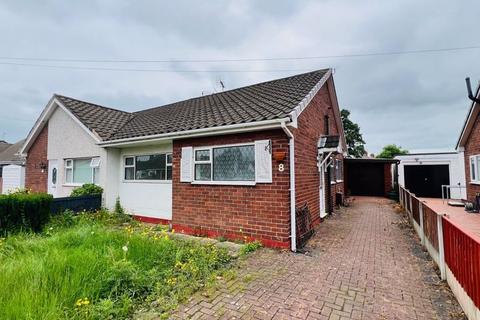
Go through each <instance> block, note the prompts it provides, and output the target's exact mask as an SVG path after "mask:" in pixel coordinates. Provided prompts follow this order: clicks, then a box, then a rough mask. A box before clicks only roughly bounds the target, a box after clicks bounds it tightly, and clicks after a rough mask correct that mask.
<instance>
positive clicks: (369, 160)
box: [344, 158, 400, 164]
mask: <svg viewBox="0 0 480 320" xmlns="http://www.w3.org/2000/svg"><path fill="white" fill-rule="evenodd" d="M344 160H345V161H346V162H350V163H379V164H380V163H398V162H400V160H397V159H384V158H344Z"/></svg>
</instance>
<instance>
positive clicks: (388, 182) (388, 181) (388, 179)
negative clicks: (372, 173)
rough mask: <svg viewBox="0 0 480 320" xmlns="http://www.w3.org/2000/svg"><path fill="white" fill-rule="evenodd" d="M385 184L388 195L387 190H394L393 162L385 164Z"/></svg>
mask: <svg viewBox="0 0 480 320" xmlns="http://www.w3.org/2000/svg"><path fill="white" fill-rule="evenodd" d="M383 186H384V191H385V196H387V192H390V191H392V164H390V163H385V164H384V165H383Z"/></svg>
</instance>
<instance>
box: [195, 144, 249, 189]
mask: <svg viewBox="0 0 480 320" xmlns="http://www.w3.org/2000/svg"><path fill="white" fill-rule="evenodd" d="M245 146H252V147H253V148H254V149H255V142H249V143H236V144H224V145H215V146H205V147H203V146H202V147H194V148H193V161H192V163H193V171H192V175H193V177H192V184H213V185H239V186H254V185H256V183H257V182H256V181H255V178H254V180H238V181H223V180H222V181H220V180H213V149H218V148H229V147H245ZM202 150H209V151H210V160H208V161H207V160H199V161H197V159H196V152H197V151H202ZM254 161H255V159H254ZM197 164H210V166H211V170H210V180H196V177H195V165H197ZM255 170H257V168H256V167H255ZM255 172H256V171H255Z"/></svg>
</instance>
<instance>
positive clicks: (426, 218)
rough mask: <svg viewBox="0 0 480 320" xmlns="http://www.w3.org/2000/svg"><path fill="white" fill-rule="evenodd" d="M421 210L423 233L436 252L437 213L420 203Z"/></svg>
mask: <svg viewBox="0 0 480 320" xmlns="http://www.w3.org/2000/svg"><path fill="white" fill-rule="evenodd" d="M422 210H423V232H424V233H425V237H427V239H428V241H430V243H431V244H432V246H433V247H434V248H435V250H437V252H438V227H437V213H436V212H435V211H433V210H432V209H430V208H429V207H427V206H426V205H425V204H423V203H422Z"/></svg>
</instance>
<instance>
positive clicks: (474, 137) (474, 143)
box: [465, 116, 480, 201]
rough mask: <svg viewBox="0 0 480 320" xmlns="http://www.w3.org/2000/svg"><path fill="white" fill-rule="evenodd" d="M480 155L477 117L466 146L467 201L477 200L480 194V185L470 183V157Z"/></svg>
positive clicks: (479, 128)
mask: <svg viewBox="0 0 480 320" xmlns="http://www.w3.org/2000/svg"><path fill="white" fill-rule="evenodd" d="M477 154H480V117H478V116H477V119H476V120H475V124H474V127H473V130H472V132H471V133H470V135H469V137H468V139H467V143H466V144H465V180H466V182H467V199H468V200H469V201H474V200H475V195H476V194H477V193H480V185H477V184H472V183H470V156H473V155H477Z"/></svg>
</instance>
